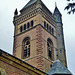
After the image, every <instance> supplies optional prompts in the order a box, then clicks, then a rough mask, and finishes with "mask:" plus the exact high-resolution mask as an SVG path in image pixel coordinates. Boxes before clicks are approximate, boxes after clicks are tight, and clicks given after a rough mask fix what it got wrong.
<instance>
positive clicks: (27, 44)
mask: <svg viewBox="0 0 75 75" xmlns="http://www.w3.org/2000/svg"><path fill="white" fill-rule="evenodd" d="M23 51H24V58H26V57H29V56H30V38H29V37H26V38H25V39H24V40H23Z"/></svg>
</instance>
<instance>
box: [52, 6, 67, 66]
mask: <svg viewBox="0 0 75 75" xmlns="http://www.w3.org/2000/svg"><path fill="white" fill-rule="evenodd" d="M53 16H54V19H55V21H56V30H57V48H58V58H59V60H60V61H61V62H62V63H63V64H64V66H66V67H67V63H66V53H65V45H64V35H63V23H62V15H61V13H60V11H59V10H58V8H57V6H56V7H55V10H54V13H53Z"/></svg>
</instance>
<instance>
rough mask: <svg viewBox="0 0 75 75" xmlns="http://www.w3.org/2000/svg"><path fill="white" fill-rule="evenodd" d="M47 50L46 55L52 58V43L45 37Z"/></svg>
mask: <svg viewBox="0 0 75 75" xmlns="http://www.w3.org/2000/svg"><path fill="white" fill-rule="evenodd" d="M47 50H48V57H49V58H50V59H52V58H53V57H52V56H53V55H52V52H53V43H52V41H51V39H49V38H48V39H47Z"/></svg>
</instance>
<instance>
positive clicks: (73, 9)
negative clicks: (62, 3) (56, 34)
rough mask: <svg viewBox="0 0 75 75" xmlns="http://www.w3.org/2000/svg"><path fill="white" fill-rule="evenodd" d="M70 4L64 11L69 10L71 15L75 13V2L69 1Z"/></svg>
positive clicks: (73, 0)
mask: <svg viewBox="0 0 75 75" xmlns="http://www.w3.org/2000/svg"><path fill="white" fill-rule="evenodd" d="M67 1H68V2H69V3H68V5H67V6H66V7H65V9H64V10H67V11H68V14H71V13H73V14H74V13H75V0H67Z"/></svg>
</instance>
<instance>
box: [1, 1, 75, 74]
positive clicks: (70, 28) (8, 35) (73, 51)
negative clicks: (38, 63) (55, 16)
mask: <svg viewBox="0 0 75 75" xmlns="http://www.w3.org/2000/svg"><path fill="white" fill-rule="evenodd" d="M28 1H29V0H0V49H3V50H4V51H6V52H8V53H11V54H12V50H13V36H14V25H13V16H14V10H15V9H16V8H17V9H18V11H20V10H21V9H22V8H23V7H24V5H25V4H26V3H27V2H28ZM42 1H43V2H44V4H45V5H46V6H47V7H48V9H49V10H50V11H51V12H53V11H54V8H55V2H57V7H58V9H59V10H60V12H61V14H62V20H63V30H64V39H65V48H66V55H67V63H68V68H69V70H70V71H71V72H72V73H73V74H74V75H75V14H71V15H68V14H67V11H64V7H65V6H66V5H67V1H66V0H42Z"/></svg>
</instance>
